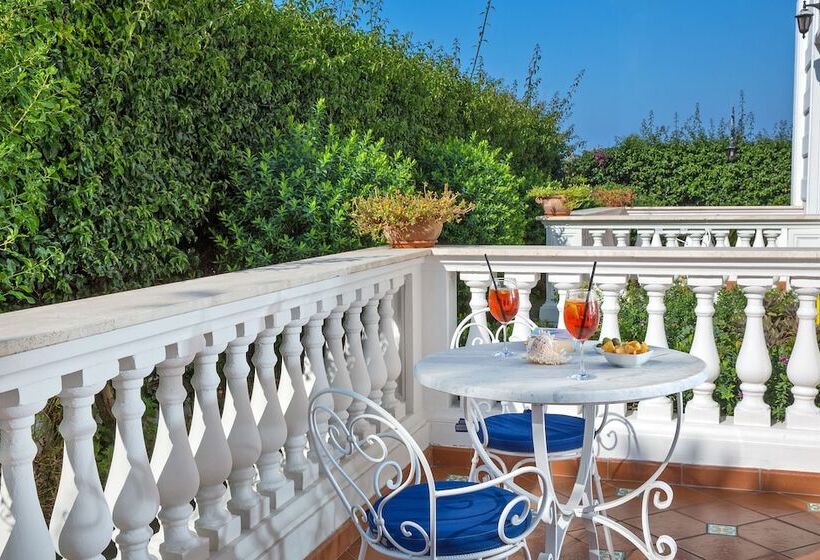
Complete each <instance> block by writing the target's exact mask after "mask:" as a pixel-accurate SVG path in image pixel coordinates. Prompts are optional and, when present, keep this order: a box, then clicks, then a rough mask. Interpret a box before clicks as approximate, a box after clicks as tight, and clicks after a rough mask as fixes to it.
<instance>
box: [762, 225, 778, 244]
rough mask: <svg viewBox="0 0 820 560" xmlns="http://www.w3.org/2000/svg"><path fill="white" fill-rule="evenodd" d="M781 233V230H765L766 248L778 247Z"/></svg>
mask: <svg viewBox="0 0 820 560" xmlns="http://www.w3.org/2000/svg"><path fill="white" fill-rule="evenodd" d="M781 233H782V230H780V229H764V230H763V237H765V238H766V247H777V245H778V242H779V240H780V234H781Z"/></svg>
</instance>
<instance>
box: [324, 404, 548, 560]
mask: <svg viewBox="0 0 820 560" xmlns="http://www.w3.org/2000/svg"><path fill="white" fill-rule="evenodd" d="M326 393H331V394H333V395H336V394H340V395H342V396H345V397H348V398H352V399H354V400H358V401H359V402H360V403H361V404H363V405H364V407H365V408H364V412H362V413H360V414H357V415H355V416H351V417H349V418H348V419H347V421H343V420H342V419H341V418H340V417H339V416H338V415H337V414H336V413H335V412H334V411H333V410H332V409H331V408H329V407H327V406H325V405H324V404H323V403H322V400H321V396H322V395H323V394H326ZM309 420H310V436H311V446H312V448H313V449H314V450H315V452H316V456H317V457H318V458H319V463H320V465H321V467H322V471H323V472H324V474H325V475H326V476H327V479H328V480H329V482H330V484H331V485H332V486H333V489H334V490H335V491H336V494H337V495H338V496H339V499H340V500H341V501H342V503H343V504H344V507H345V510H346V511H347V512H348V513H349V515H350V517H351V519H352V520H353V523H354V525H355V527H356V529H357V530H358V532H359V535H360V536H361V540H362V545H361V549H360V552H359V558H360V560H362V559H364V557H365V554H366V552H367V549H368V548H373V549H375V550H377V551H379V552H381V553H383V554H386V555H388V556H391V557H394V558H408V559H409V558H431V559H433V558H439V559H451V560H456V559H458V560H479V559H481V560H490V559H496V558H499V559H500V558H507V557H509V556H511V555H512V554H514V553H516V552H518V551H523V552H524V554H525V556H526V557H527V558H531V557H530V553H529V550H528V549H527V544H526V538H527V536H528V535H529V534H530V533H531V532H532V531H533V530H534V529H535V528H536V527H537V526H538V523H539V519H540V518H541V516H542V515H543V513H544V510H545V508H546V507H547V500H544V499H540V498H538V499H537V500H536V503H535V504H534V505H536V506H537V508H536V509H537V511H531V509H530V508H531V505H533V504H531V498H530V497H529V496H528V495H523V494H520V493H517V492H514V491H512V490H509V489H507V488H505V487H503V485H504V484H505V483H506V482H509V481H511V480H512V479H513V478H515V477H518V476H521V475H524V474H532V475H535V477H536V478H537V480H538V481H539V485H540V486H541V495H544V488H546V479H545V477H544V475H543V473H541V471H539V470H538V469H536V468H535V467H523V468H520V469H516V470H514V471H511V472H509V473H507V474H506V475H504V476H501V477H499V478H497V479H494V480H491V481H487V482H483V483H475V482H462V481H436V480H435V479H434V477H433V473H432V470H431V469H430V465H429V463H428V462H427V459H426V458H425V456H424V453H423V452H422V450H421V448H420V447H419V446H418V444H417V443H416V442H415V440H414V439H413V437H412V436H411V435H410V434H409V433H408V432H407V430H405V429H404V427H402V425H401V424H400V423H399V422H398V420H396V419H395V418H393V417H392V416H391V415H390V414H388V413H387V412H386V411H385V410H383V409H382V408H381V407H380V406H378V405H377V404H376V403H374V402H373V401H371V400H369V399H368V398H366V397H364V396H362V395H359V394H357V393H354V392H353V391H349V390H346V389H336V388H329V389H325V390H324V391H321V392H319V393H317V394H316V395H315V396H314V398H313V399H312V400H311V403H310V418H309ZM325 421H326V422H327V426H328V428H327V432H326V434H327V435H326V436H324V437H323V436H322V435H321V434H322V432H321V431H320V430H319V426H320V425H322V424H323V423H324V422H325ZM362 422H364V423H369V424H376V425H377V426H379V431H378V433H376V434H372V435H367V431H364V430H358V429H357V425H358V424H359V423H362ZM360 434H364V435H360ZM368 463H369V464H371V465H372V476H367V477H364V478H361V479H360V478H359V477H357V476H354V475H353V474H351V473H353V472H361V467H362V465H367V464H368ZM405 464H406V467H404V466H403V465H405ZM360 480H366V482H367V485H366V486H365V487H364V488H363V487H362V486H360V485H359V482H360ZM371 485H372V486H371Z"/></svg>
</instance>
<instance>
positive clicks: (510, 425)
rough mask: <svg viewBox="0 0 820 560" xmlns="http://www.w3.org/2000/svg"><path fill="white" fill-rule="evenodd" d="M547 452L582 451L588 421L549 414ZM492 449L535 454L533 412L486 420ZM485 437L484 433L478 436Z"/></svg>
mask: <svg viewBox="0 0 820 560" xmlns="http://www.w3.org/2000/svg"><path fill="white" fill-rule="evenodd" d="M544 417H545V421H546V424H547V452H548V453H560V452H562V451H570V450H572V449H580V448H581V446H583V444H584V419H583V418H578V417H576V416H567V415H565V414H545V415H544ZM484 423H485V424H486V425H487V431H488V432H489V437H488V445H487V447H488V448H490V449H497V450H499V451H508V452H511V453H533V446H532V411H530V410H525V411H524V412H510V413H505V414H496V415H495V416H488V417H487V418H485V419H484ZM478 437H479V438H482V435H481V433H479V434H478Z"/></svg>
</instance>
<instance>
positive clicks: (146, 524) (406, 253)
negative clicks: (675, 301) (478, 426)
mask: <svg viewBox="0 0 820 560" xmlns="http://www.w3.org/2000/svg"><path fill="white" fill-rule="evenodd" d="M484 253H487V254H488V255H489V257H490V258H491V260H492V261H493V263H494V265H495V267H497V269H498V271H501V272H505V273H507V274H512V275H515V276H516V278H517V279H518V281H519V286H520V290H521V293H522V297H523V299H522V305H521V311H520V313H521V314H522V315H523V314H529V313H530V312H531V310H530V307H531V301H530V293H531V290H532V289H533V288H534V287H535V286H536V284H537V283H538V282H540V281H543V280H542V279H543V275H545V274H547V273H549V274H550V278H551V280H552V281H553V282H555V285H556V286H557V289H558V293H559V294H565V293H566V290H568V289H569V288H571V287H573V286H575V285H577V284H578V283H579V282H581V281H582V280H583V277H584V274H586V273H587V271H588V270H589V267H590V266H591V263H592V262H593V261H594V260H597V261H598V272H597V274H596V283H597V284H598V287H599V288H600V289H601V290H602V292H603V297H604V306H603V309H604V321H603V326H604V334H605V335H610V336H612V335H615V334H617V329H618V323H617V314H618V295H619V294H620V292H621V290H622V289H623V287H624V285H625V284H626V282H627V280H628V278H630V277H636V278H637V279H638V281H639V282H640V283H641V284H642V285H644V287H646V288H647V291H648V292H649V305H648V306H647V312H648V314H649V332H648V333H647V339H648V340H649V342H650V343H652V344H655V345H659V346H663V345H664V344H665V340H666V339H665V333H664V330H663V316H664V306H663V294H664V292H665V290H666V289H667V288H669V286H670V285H671V284H672V282H673V281H674V280H675V279H676V278H680V277H685V279H686V281H687V282H688V283H689V285H690V286H692V287H693V289H694V290H695V292H696V294H697V299H698V306H697V310H696V313H697V324H696V326H695V327H696V328H695V340H694V344H693V347H692V353H693V354H695V355H698V356H699V357H701V358H703V359H704V361H705V362H706V363H707V366H708V368H709V372H710V377H709V381H708V382H707V383H705V384H704V385H702V386H701V387H698V388H697V389H696V390H695V397H694V398H693V399H692V401H690V402H689V404H688V406H687V408H686V412H685V414H686V416H685V420H686V421H685V423H684V431H683V434H682V439H681V444H680V446H679V449H678V453H677V455H676V456H675V457H674V460H675V461H678V462H691V463H699V464H712V465H733V466H753V467H761V468H778V469H791V470H797V471H818V470H820V466H818V462H817V460H816V458H817V447H816V442H817V438H818V435H820V411H818V408H817V407H816V406H815V405H814V397H815V395H816V394H817V384H818V382H820V350H818V346H817V339H816V337H815V336H814V320H815V316H816V308H815V303H814V302H815V298H816V296H817V294H818V291H820V264H818V263H820V251H815V250H811V249H789V250H783V249H779V250H774V249H760V250H755V249H747V250H745V251H736V250H734V249H725V248H720V249H718V248H712V249H705V248H698V249H694V248H691V249H690V248H677V249H669V248H665V247H664V248H651V247H649V248H640V249H634V248H571V247H441V248H436V249H433V250H429V249H419V250H391V249H384V248H380V249H368V250H363V251H356V252H352V253H343V254H338V255H331V256H328V257H322V258H317V259H311V260H308V261H302V262H297V263H287V264H282V265H277V266H271V267H266V268H261V269H254V270H247V271H243V272H238V273H232V274H224V275H219V276H214V277H210V278H203V279H199V280H193V281H188V282H180V283H176V284H169V285H165V286H157V287H154V288H148V289H144V290H136V291H132V292H125V293H120V294H114V295H109V296H104V297H98V298H91V299H86V300H77V301H73V302H69V303H65V304H59V305H52V306H44V307H40V308H34V309H30V310H25V311H19V312H13V313H6V314H4V315H2V316H0V467H2V485H3V489H2V490H3V493H2V501H0V508H2V510H0V550H2V558H3V559H4V560H6V559H14V560H16V559H18V558H19V559H26V560H28V559H33V560H40V559H42V560H53V558H54V554H55V550H56V551H57V552H58V553H59V554H60V555H61V556H63V557H65V558H68V559H70V560H74V559H86V558H98V557H99V555H100V553H101V551H103V550H104V549H105V548H106V547H108V546H109V543H110V541H111V540H112V539H113V540H114V542H115V544H116V547H117V549H118V552H119V555H120V557H121V558H124V559H131V560H136V559H139V560H146V559H147V558H150V556H149V554H152V553H153V554H157V553H158V554H159V555H160V556H161V557H162V558H163V559H165V560H168V559H174V560H177V559H180V560H193V559H202V558H219V559H239V558H243V559H244V558H256V557H258V556H260V555H263V554H264V555H266V556H267V557H275V558H288V559H290V558H294V559H299V558H303V557H304V556H306V555H307V554H308V553H309V552H310V551H311V550H313V549H314V548H315V547H316V545H317V544H318V543H320V542H321V541H322V540H324V539H325V538H326V537H328V536H329V535H330V534H332V533H333V531H334V530H335V529H336V528H337V527H339V525H340V524H341V523H342V522H343V521H344V520H345V518H346V512H345V511H343V510H342V506H341V503H340V502H339V500H337V499H336V498H335V496H334V494H333V492H332V490H331V488H330V485H329V483H327V481H325V480H324V479H323V478H322V477H319V476H318V469H317V464H316V459H315V457H314V456H312V454H311V453H310V449H309V445H308V444H307V438H306V432H307V402H308V399H309V398H310V395H311V394H312V393H314V392H316V391H317V390H319V389H320V388H322V387H324V386H327V385H334V386H342V387H351V388H353V389H354V390H355V391H357V392H360V393H363V394H366V395H369V396H370V397H371V398H372V399H374V400H376V401H378V402H381V403H382V404H383V405H384V406H385V407H386V408H388V409H389V410H390V411H391V412H392V413H393V414H394V415H396V416H397V417H399V418H401V419H402V423H403V424H404V426H405V427H406V428H407V429H408V430H409V431H410V432H411V433H412V434H413V435H414V437H415V438H416V439H417V440H418V442H419V444H420V445H421V446H422V448H424V447H426V446H427V445H429V444H430V443H436V444H447V445H466V443H467V442H466V440H464V439H462V438H460V436H462V435H463V434H456V433H455V431H454V429H453V422H454V421H455V419H456V418H457V417H458V416H459V414H460V411H459V410H458V409H457V408H454V407H453V401H452V399H451V398H450V397H449V396H447V395H441V394H436V393H433V392H430V391H425V390H422V389H421V388H420V387H419V386H418V385H417V384H416V383H415V382H414V380H413V377H412V375H411V372H412V367H413V364H415V363H416V362H417V361H418V360H419V359H421V358H422V357H423V356H425V355H427V354H429V353H431V352H435V351H438V350H443V349H445V348H446V347H447V346H448V343H449V339H450V336H451V334H452V332H453V329H454V327H455V325H456V322H457V320H458V318H459V312H458V309H459V307H458V305H457V298H458V295H457V294H458V293H459V290H458V283H459V282H463V283H464V285H465V286H466V288H465V289H464V290H462V294H463V293H465V291H469V293H470V299H469V307H470V308H471V309H475V310H477V309H481V308H483V307H484V306H485V305H486V290H487V287H488V283H489V277H488V276H487V274H486V269H485V265H484V262H483V255H484ZM729 275H731V276H733V277H734V278H736V281H737V283H738V285H739V286H740V288H741V289H743V291H744V292H745V293H746V296H747V298H748V301H749V304H748V306H747V308H746V315H747V324H746V335H745V337H744V340H743V346H742V348H741V352H740V358H739V360H738V364H737V368H736V369H737V376H738V378H739V380H740V382H741V389H742V391H743V400H742V401H741V403H740V405H739V406H738V407H737V413H736V415H735V416H734V417H733V418H720V417H719V414H718V408H717V404H716V403H715V401H714V400H713V398H712V390H713V389H714V385H713V383H714V380H715V376H716V375H717V367H718V365H717V359H718V358H717V355H716V346H715V339H714V332H713V326H712V322H711V321H712V313H713V312H714V303H713V301H714V295H715V293H716V291H717V290H718V289H719V288H720V286H722V285H723V283H724V282H725V280H726V278H727V276H729ZM775 282H785V284H786V285H787V286H788V289H793V290H796V292H797V294H798V297H799V299H800V309H799V312H798V315H799V319H800V323H799V325H800V326H799V331H798V340H797V344H796V345H795V348H794V352H793V353H792V356H791V359H790V362H789V370H788V375H789V379H790V381H791V382H792V383H793V384H794V388H793V394H794V404H792V405H791V406H790V407H789V409H788V412H787V417H786V421H785V422H784V423H783V424H777V425H772V422H771V420H770V415H769V409H768V407H767V405H766V403H765V401H764V398H763V396H764V395H763V391H764V386H765V383H766V380H767V379H768V377H769V375H770V372H771V370H770V368H769V358H768V354H767V352H766V342H765V340H764V338H763V331H762V317H763V311H764V310H763V307H762V295H763V292H764V291H765V290H766V289H767V288H768V287H769V286H772V285H774V284H775ZM464 303H465V304H467V302H464ZM560 304H561V302H560V301H559V306H560ZM516 335H517V336H519V337H523V336H524V335H525V333H524V332H523V331H519V332H517V333H516ZM148 376H152V377H151V379H152V380H153V379H155V377H153V376H156V378H158V389H157V391H156V395H147V396H146V398H151V399H154V398H155V399H156V404H157V405H158V409H159V423H158V426H157V436H156V441H155V443H153V445H152V446H151V447H152V448H151V449H150V451H149V449H147V447H148V446H146V439H145V435H144V433H143V425H144V418H143V415H144V411H145V405H144V402H143V397H142V388H143V384H144V382H145V379H146V378H147V377H148ZM222 379H224V380H225V386H224V387H225V388H224V391H223V390H222V389H221V383H222ZM188 381H190V383H188ZM108 384H110V386H111V387H113V392H114V395H115V396H114V404H113V408H112V411H113V416H114V417H115V418H116V424H117V425H116V441H115V443H114V445H113V449H112V450H111V453H110V455H111V456H112V461H111V466H110V469H109V474H108V476H107V477H106V479H105V480H100V471H99V468H98V464H97V462H96V457H97V456H98V455H99V456H102V455H105V454H104V453H100V454H95V449H94V444H93V437H94V434H95V430H96V429H97V424H96V422H95V415H94V413H93V409H92V405H93V404H94V399H95V395H97V394H98V393H100V392H101V391H102V390H103V389H104V387H106V385H108ZM223 395H224V396H223ZM52 399H56V401H52V402H57V403H58V404H59V406H60V407H61V408H62V416H63V421H62V423H61V424H60V428H59V429H60V433H61V435H62V437H63V440H64V454H63V463H62V471H61V478H60V482H59V489H58V492H57V496H56V500H55V502H54V505H53V510H52V514H51V516H50V519H49V522H48V523H46V520H45V518H44V515H43V511H42V505H41V501H40V497H39V496H38V493H37V487H36V483H35V478H34V463H35V462H36V461H37V451H38V450H37V447H36V445H35V442H34V439H33V437H32V427H33V426H34V425H35V422H37V414H38V412H39V411H40V410H42V409H43V407H44V405H45V403H46V402H47V401H49V400H52ZM327 404H328V405H330V403H327ZM332 406H333V407H334V409H335V410H336V411H337V412H338V414H339V415H340V416H342V417H344V416H345V415H346V414H347V411H348V408H349V407H351V403H350V402H344V401H341V400H340V401H339V402H333V403H332ZM616 408H617V407H616ZM564 410H565V411H567V412H573V411H574V409H573V408H572V407H569V408H565V409H564ZM354 412H355V410H354ZM618 412H620V413H621V414H622V415H623V417H624V422H623V427H622V428H617V429H616V433H614V439H613V442H612V444H611V445H610V446H608V447H607V449H606V450H605V453H606V454H608V455H610V456H619V457H630V458H635V459H655V458H657V455H658V454H659V453H661V450H664V451H665V446H666V445H667V444H668V436H669V433H670V432H671V430H672V415H673V410H672V408H671V405H670V403H669V402H668V401H667V400H665V399H656V400H652V401H646V402H642V403H640V404H639V405H638V406H637V409H636V410H635V411H632V410H631V408H630V410H629V411H628V410H627V409H626V408H625V407H620V408H619V409H618ZM189 423H190V426H189ZM397 460H399V461H401V460H402V459H401V458H398V457H397ZM367 470H368V465H367V464H365V463H364V462H362V463H361V464H357V465H355V466H354V468H353V471H354V472H359V473H361V476H364V475H365V473H366V472H367ZM192 504H194V505H193V506H192ZM317 512H320V514H317ZM156 520H158V523H156ZM152 527H159V531H158V532H156V533H155V532H154V529H153V528H152Z"/></svg>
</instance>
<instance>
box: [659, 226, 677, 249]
mask: <svg viewBox="0 0 820 560" xmlns="http://www.w3.org/2000/svg"><path fill="white" fill-rule="evenodd" d="M662 235H663V238H664V246H665V247H678V246H679V245H680V243H679V242H678V235H680V231H678V230H676V229H666V230H663V232H662Z"/></svg>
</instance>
